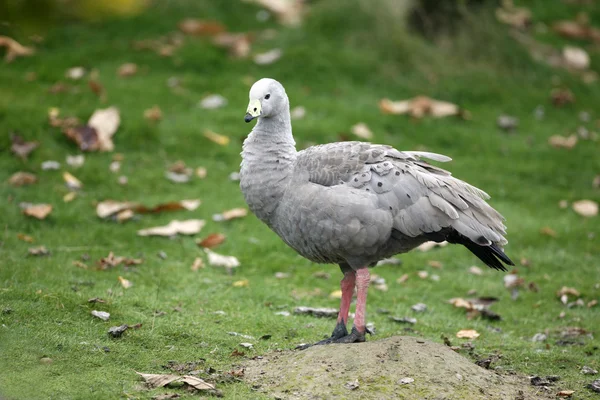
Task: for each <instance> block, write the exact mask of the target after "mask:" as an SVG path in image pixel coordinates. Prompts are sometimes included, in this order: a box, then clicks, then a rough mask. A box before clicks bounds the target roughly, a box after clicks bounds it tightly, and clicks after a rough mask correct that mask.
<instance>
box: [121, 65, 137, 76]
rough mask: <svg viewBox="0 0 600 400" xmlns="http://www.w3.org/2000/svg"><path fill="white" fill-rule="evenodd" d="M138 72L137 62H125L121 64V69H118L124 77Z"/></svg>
mask: <svg viewBox="0 0 600 400" xmlns="http://www.w3.org/2000/svg"><path fill="white" fill-rule="evenodd" d="M137 72H138V66H137V64H134V63H125V64H123V65H121V66H120V67H119V69H117V74H119V76H120V77H123V78H126V77H129V76H133V75H135V74H137Z"/></svg>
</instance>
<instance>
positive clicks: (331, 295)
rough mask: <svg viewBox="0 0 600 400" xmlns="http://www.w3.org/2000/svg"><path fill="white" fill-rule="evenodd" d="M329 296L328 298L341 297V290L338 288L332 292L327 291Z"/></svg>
mask: <svg viewBox="0 0 600 400" xmlns="http://www.w3.org/2000/svg"><path fill="white" fill-rule="evenodd" d="M329 298H330V299H341V298H342V291H341V290H340V289H337V290H334V291H333V292H331V293H329Z"/></svg>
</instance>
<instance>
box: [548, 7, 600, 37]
mask: <svg viewBox="0 0 600 400" xmlns="http://www.w3.org/2000/svg"><path fill="white" fill-rule="evenodd" d="M552 30H554V32H556V33H558V34H559V35H561V36H564V37H566V38H569V39H583V40H590V41H593V42H596V43H600V29H598V28H594V27H592V26H590V25H589V18H588V16H587V15H586V14H583V13H580V14H579V15H578V16H577V19H576V20H575V21H569V20H565V21H558V22H555V23H554V24H553V25H552Z"/></svg>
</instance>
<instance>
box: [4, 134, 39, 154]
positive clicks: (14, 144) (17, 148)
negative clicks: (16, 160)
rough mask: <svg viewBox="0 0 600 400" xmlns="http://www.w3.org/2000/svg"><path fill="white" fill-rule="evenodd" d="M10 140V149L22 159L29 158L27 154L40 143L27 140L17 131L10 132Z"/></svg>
mask: <svg viewBox="0 0 600 400" xmlns="http://www.w3.org/2000/svg"><path fill="white" fill-rule="evenodd" d="M10 141H11V146H10V150H11V151H12V152H13V153H14V154H15V155H16V156H17V157H20V158H21V159H22V160H27V156H29V154H30V153H31V152H32V151H34V150H35V149H37V147H38V146H39V145H40V144H39V142H26V141H25V139H23V137H22V136H20V135H17V134H15V133H11V134H10Z"/></svg>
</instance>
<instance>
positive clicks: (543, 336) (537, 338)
mask: <svg viewBox="0 0 600 400" xmlns="http://www.w3.org/2000/svg"><path fill="white" fill-rule="evenodd" d="M546 339H548V336H547V335H546V334H545V333H536V334H535V335H533V337H532V338H531V341H532V342H543V341H545V340H546Z"/></svg>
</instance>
